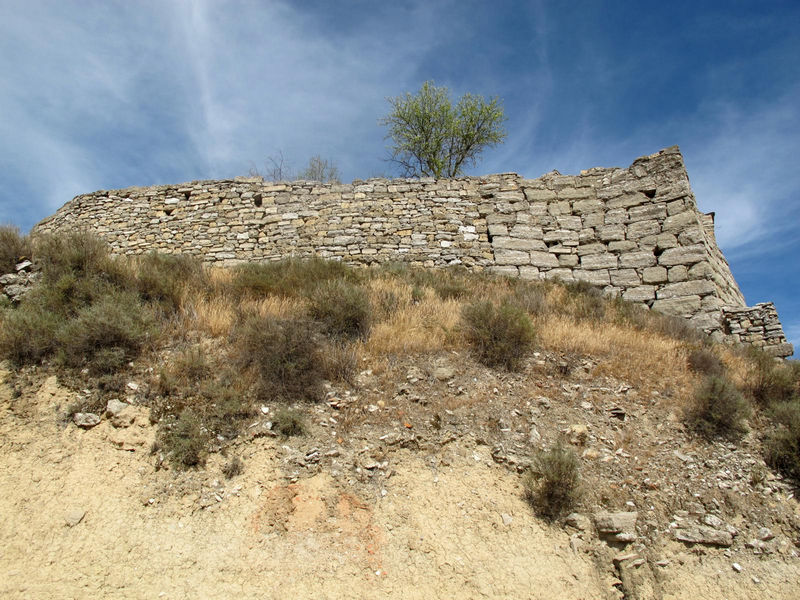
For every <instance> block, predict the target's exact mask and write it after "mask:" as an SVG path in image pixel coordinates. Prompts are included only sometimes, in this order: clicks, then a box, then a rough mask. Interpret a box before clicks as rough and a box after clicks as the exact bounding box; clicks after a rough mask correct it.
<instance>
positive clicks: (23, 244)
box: [0, 225, 31, 275]
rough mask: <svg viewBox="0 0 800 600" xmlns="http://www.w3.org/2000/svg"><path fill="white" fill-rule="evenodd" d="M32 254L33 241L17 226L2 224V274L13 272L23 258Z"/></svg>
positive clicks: (0, 262)
mask: <svg viewBox="0 0 800 600" xmlns="http://www.w3.org/2000/svg"><path fill="white" fill-rule="evenodd" d="M30 256H31V241H30V238H29V237H28V236H26V235H22V234H20V232H19V229H18V228H17V227H14V226H12V225H0V275H5V274H6V273H13V272H14V267H16V266H17V264H18V263H19V262H20V260H22V259H23V258H30Z"/></svg>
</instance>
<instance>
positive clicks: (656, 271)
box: [642, 267, 667, 283]
mask: <svg viewBox="0 0 800 600" xmlns="http://www.w3.org/2000/svg"><path fill="white" fill-rule="evenodd" d="M642 281H643V282H644V283H663V282H665V281H667V270H666V269H665V268H664V267H647V268H646V269H644V271H642Z"/></svg>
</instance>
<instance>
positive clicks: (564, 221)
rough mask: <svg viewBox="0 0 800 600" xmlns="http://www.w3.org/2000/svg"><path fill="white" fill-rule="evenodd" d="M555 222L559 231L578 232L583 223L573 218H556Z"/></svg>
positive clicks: (578, 218)
mask: <svg viewBox="0 0 800 600" xmlns="http://www.w3.org/2000/svg"><path fill="white" fill-rule="evenodd" d="M556 221H557V222H558V227H559V228H560V229H569V230H573V231H579V230H580V229H582V228H583V222H582V221H581V218H580V217H575V216H568V217H557V218H556Z"/></svg>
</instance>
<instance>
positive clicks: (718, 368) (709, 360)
mask: <svg viewBox="0 0 800 600" xmlns="http://www.w3.org/2000/svg"><path fill="white" fill-rule="evenodd" d="M687 360H688V363H689V368H690V369H691V370H692V371H694V372H695V373H700V374H702V375H716V376H720V375H722V374H723V373H724V371H725V366H724V365H723V364H722V361H721V360H720V359H719V357H718V356H717V355H716V354H714V352H712V351H711V350H710V349H709V348H705V347H703V346H700V347H697V346H696V347H694V348H692V349H691V351H690V352H689V357H688V359H687Z"/></svg>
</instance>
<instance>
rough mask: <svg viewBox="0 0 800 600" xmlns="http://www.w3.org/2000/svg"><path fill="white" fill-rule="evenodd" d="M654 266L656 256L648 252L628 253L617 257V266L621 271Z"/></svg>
mask: <svg viewBox="0 0 800 600" xmlns="http://www.w3.org/2000/svg"><path fill="white" fill-rule="evenodd" d="M655 264H656V255H655V254H653V253H652V252H651V251H648V250H641V251H639V252H628V253H627V254H623V255H621V256H620V257H619V266H620V267H621V268H623V269H639V268H642V267H652V266H653V265H655Z"/></svg>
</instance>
